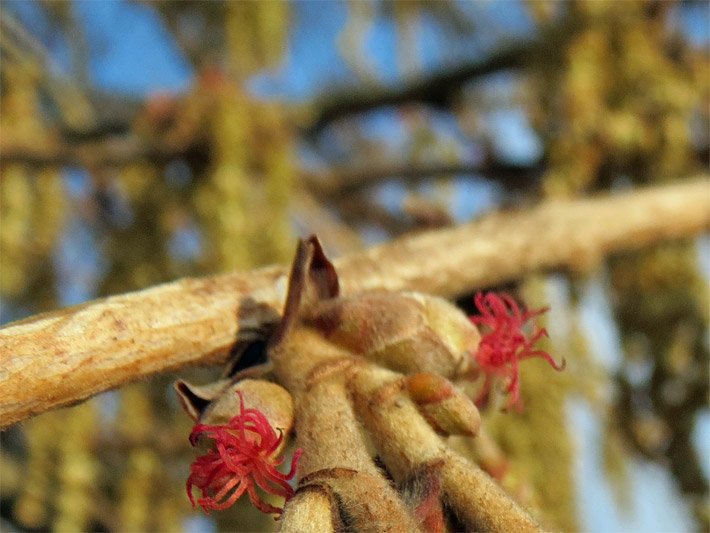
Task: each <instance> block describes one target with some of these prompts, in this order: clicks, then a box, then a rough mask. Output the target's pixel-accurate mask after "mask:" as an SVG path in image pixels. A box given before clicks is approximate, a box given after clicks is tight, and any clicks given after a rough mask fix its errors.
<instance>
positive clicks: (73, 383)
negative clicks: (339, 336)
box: [0, 177, 710, 427]
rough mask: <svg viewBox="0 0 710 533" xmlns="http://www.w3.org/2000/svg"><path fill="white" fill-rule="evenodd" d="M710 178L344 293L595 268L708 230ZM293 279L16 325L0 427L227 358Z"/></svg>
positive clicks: (402, 261)
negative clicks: (607, 258)
mask: <svg viewBox="0 0 710 533" xmlns="http://www.w3.org/2000/svg"><path fill="white" fill-rule="evenodd" d="M709 183H710V182H708V180H707V177H704V179H697V180H693V181H686V182H683V183H681V184H676V185H667V186H663V187H655V188H651V189H648V190H643V191H639V192H632V193H624V194H618V195H615V196H607V197H599V198H589V199H583V200H573V201H557V202H545V203H542V204H540V205H538V206H537V207H535V208H532V209H531V210H529V211H525V212H510V213H499V214H494V215H491V216H488V217H486V218H484V219H482V220H480V221H476V222H473V223H470V224H465V225H462V226H459V227H456V228H453V229H446V230H437V231H431V232H426V233H422V234H418V235H415V236H410V237H405V238H401V239H398V240H395V241H392V242H390V243H388V244H385V245H382V246H378V247H374V248H371V249H369V250H367V251H365V252H362V253H358V254H353V255H350V256H346V257H343V258H341V259H340V260H337V261H335V265H336V267H337V269H338V272H339V275H340V280H341V283H342V288H343V293H344V294H347V293H350V292H354V291H356V290H362V289H372V288H385V289H389V290H417V291H420V292H428V293H432V294H438V295H442V296H447V297H451V296H454V295H457V294H461V293H464V292H466V291H470V290H472V289H475V288H478V287H484V286H487V285H492V284H496V283H502V282H505V281H509V280H513V279H516V278H519V277H521V276H522V275H524V274H525V273H528V272H533V271H538V270H549V269H574V270H580V269H581V270H586V269H590V268H593V267H594V266H595V265H597V263H598V262H599V261H600V260H601V259H603V258H604V257H605V256H607V255H609V254H611V253H614V252H619V251H623V250H631V249H637V248H641V247H643V246H647V245H650V244H653V243H656V242H660V241H663V240H667V239H677V238H683V237H691V236H693V235H696V234H698V233H700V232H702V231H706V230H707V229H708V228H709V227H710V208H709V207H708V206H710V185H709ZM237 245H238V243H235V246H237ZM286 276H287V270H286V267H280V266H272V267H267V268H262V269H259V270H255V271H252V272H247V273H233V274H224V275H219V276H212V277H207V278H201V279H184V280H179V281H176V282H173V283H168V284H164V285H160V286H157V287H153V288H150V289H146V290H143V291H139V292H135V293H129V294H124V295H120V296H114V297H110V298H105V299H101V300H96V301H93V302H89V303H87V304H84V305H81V306H78V307H73V308H68V309H61V310H58V311H54V312H52V313H46V314H42V315H37V316H35V317H31V318H28V319H26V320H23V321H20V322H15V323H13V324H9V325H8V326H6V327H5V328H3V329H1V330H0V425H1V426H2V427H5V426H8V425H10V424H12V423H15V422H18V421H20V420H23V419H25V418H27V417H29V416H32V415H34V414H37V413H40V412H43V411H46V410H48V409H52V408H55V407H61V406H64V405H69V404H72V403H76V402H79V401H81V400H84V399H86V398H89V397H91V396H93V395H95V394H97V393H99V392H102V391H105V390H108V389H111V388H114V387H118V386H120V385H123V384H125V383H128V382H130V381H134V380H137V379H140V378H143V377H147V376H150V375H153V374H157V373H160V372H166V371H172V370H177V369H179V368H184V367H186V366H189V365H197V364H214V363H219V362H222V361H224V360H225V358H226V356H227V355H228V353H229V351H230V349H231V348H232V346H233V345H234V343H235V341H236V340H237V339H240V340H247V339H249V338H254V337H256V336H258V334H259V331H260V330H261V329H262V328H263V327H265V326H267V325H269V324H272V323H274V322H275V321H276V320H277V318H278V313H279V312H280V310H281V306H282V303H283V298H284V296H285V288H286Z"/></svg>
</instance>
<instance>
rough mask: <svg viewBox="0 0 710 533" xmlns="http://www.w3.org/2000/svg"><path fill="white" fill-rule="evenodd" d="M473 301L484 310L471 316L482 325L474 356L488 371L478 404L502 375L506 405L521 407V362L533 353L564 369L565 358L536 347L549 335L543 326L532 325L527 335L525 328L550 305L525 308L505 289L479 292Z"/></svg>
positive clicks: (551, 364) (484, 399) (555, 367)
mask: <svg viewBox="0 0 710 533" xmlns="http://www.w3.org/2000/svg"><path fill="white" fill-rule="evenodd" d="M474 303H475V304H476V307H477V308H478V311H479V312H480V313H481V314H480V315H478V316H472V317H471V322H473V323H474V324H476V325H477V326H483V328H482V331H481V334H482V338H481V342H480V344H479V346H478V350H477V351H476V353H475V354H474V358H475V360H476V362H477V363H478V366H479V368H480V370H481V371H482V372H483V374H484V375H485V382H484V383H483V388H482V389H481V392H480V393H479V395H478V398H477V399H476V404H477V405H479V406H480V405H482V404H484V403H485V402H486V401H487V399H488V396H489V394H490V391H491V386H492V384H493V379H494V378H495V377H502V378H503V379H505V380H506V382H507V384H506V388H505V392H506V393H507V394H509V395H510V396H509V398H508V404H507V407H508V408H510V407H513V406H516V407H518V408H521V406H522V401H521V399H520V370H519V362H520V361H522V360H523V359H529V358H531V357H541V358H542V359H545V360H546V361H547V362H548V363H550V366H552V368H554V369H555V370H558V371H559V370H563V369H564V367H565V361H564V360H563V361H562V363H560V364H558V363H556V362H555V360H554V359H553V358H552V357H551V356H550V354H548V353H547V352H545V351H543V350H535V349H534V345H535V343H536V342H537V341H538V340H540V338H541V337H544V336H545V337H546V336H547V331H546V330H545V329H544V328H538V327H537V326H535V327H534V328H533V331H532V334H531V335H530V336H529V337H528V336H526V335H525V333H524V332H523V327H524V326H525V324H526V323H527V322H528V321H529V320H530V319H532V318H533V317H535V316H538V315H541V314H542V313H544V312H546V311H547V308H543V309H537V310H534V311H522V310H521V309H520V306H519V305H518V303H517V302H516V301H515V300H514V299H513V297H512V296H510V295H509V294H506V293H500V294H496V293H493V292H489V293H486V294H483V293H480V292H479V293H478V294H476V296H475V298H474Z"/></svg>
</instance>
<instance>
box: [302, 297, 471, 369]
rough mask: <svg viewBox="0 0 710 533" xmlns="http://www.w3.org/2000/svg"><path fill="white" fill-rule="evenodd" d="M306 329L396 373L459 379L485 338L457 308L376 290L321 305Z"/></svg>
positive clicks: (437, 300) (439, 301) (438, 300)
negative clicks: (423, 374)
mask: <svg viewBox="0 0 710 533" xmlns="http://www.w3.org/2000/svg"><path fill="white" fill-rule="evenodd" d="M303 323H304V325H305V326H308V327H311V328H313V329H315V330H317V331H318V332H319V333H321V334H322V335H323V337H324V338H326V339H327V340H328V341H330V342H332V343H333V344H335V345H337V346H339V347H341V348H344V349H347V350H348V351H350V352H351V353H353V354H356V355H360V356H363V357H366V358H367V359H369V360H371V361H373V362H375V363H378V364H380V365H382V366H385V367H388V368H390V369H392V370H396V371H400V372H404V373H414V372H422V371H423V372H432V373H437V374H441V375H443V376H447V377H453V376H456V375H459V374H461V373H463V372H465V370H466V368H467V366H468V363H469V360H470V358H469V356H468V353H469V352H471V351H475V349H476V347H477V345H478V341H479V334H478V330H477V329H476V327H475V326H474V325H473V324H471V322H470V320H468V318H467V317H466V316H465V315H464V314H463V313H462V312H461V311H460V310H459V309H458V308H456V307H455V306H454V305H452V304H450V303H449V302H447V301H446V300H443V299H441V298H437V297H434V296H426V295H422V294H417V293H395V292H386V291H371V292H364V293H360V294H356V295H353V296H349V297H342V298H330V299H325V300H322V301H320V302H318V303H317V304H316V305H314V306H313V307H312V309H311V310H310V312H309V313H308V314H307V316H305V317H304V322H303Z"/></svg>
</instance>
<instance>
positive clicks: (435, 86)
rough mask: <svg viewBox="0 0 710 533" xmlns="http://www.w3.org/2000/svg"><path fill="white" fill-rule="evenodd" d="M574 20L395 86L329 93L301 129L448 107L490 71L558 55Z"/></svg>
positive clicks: (312, 131) (314, 129) (316, 129)
mask: <svg viewBox="0 0 710 533" xmlns="http://www.w3.org/2000/svg"><path fill="white" fill-rule="evenodd" d="M576 25H577V23H576V21H574V20H572V19H569V20H567V19H566V20H562V21H559V22H557V23H555V24H553V25H551V26H549V27H546V28H543V29H542V31H540V33H539V35H538V36H537V37H536V38H533V39H530V40H516V41H513V42H509V43H503V44H501V45H499V46H498V48H497V49H496V50H494V51H492V52H491V53H490V54H489V55H488V56H487V57H484V58H482V59H477V60H474V61H471V62H468V63H462V64H459V65H456V66H455V67H451V68H448V69H442V70H440V71H439V72H435V73H433V74H431V75H428V76H422V77H419V78H416V79H413V80H410V81H408V82H405V83H403V84H401V85H398V86H396V87H384V86H374V87H373V86H365V87H359V88H355V89H352V88H349V89H344V90H341V91H337V90H329V91H328V96H325V97H323V98H321V99H320V101H317V102H316V104H315V105H314V108H315V109H316V114H315V117H314V118H313V119H312V120H311V121H310V122H309V124H308V126H307V127H306V128H305V129H306V133H307V134H308V135H311V136H312V135H315V134H317V133H319V132H320V131H321V130H322V129H323V128H324V127H325V126H326V125H328V124H329V123H330V122H332V121H334V120H337V119H339V118H342V117H344V116H348V115H353V114H356V113H362V112H364V111H369V110H371V109H376V108H379V107H383V106H389V105H401V104H404V103H411V102H421V103H426V104H430V105H433V106H436V107H446V106H448V105H449V104H450V100H451V97H452V95H454V94H456V93H457V92H458V91H459V90H460V89H461V87H462V86H463V85H464V84H465V83H467V82H469V81H470V80H472V79H475V78H481V77H483V76H486V75H488V74H492V73H494V72H500V71H503V70H509V69H519V68H522V67H524V66H525V65H529V64H531V63H532V62H534V61H537V60H538V59H539V58H541V57H543V58H545V60H546V61H547V62H549V61H550V60H551V59H552V58H555V57H557V56H559V53H560V51H561V50H564V42H565V41H566V40H567V39H569V37H570V36H571V35H574V33H575V30H576Z"/></svg>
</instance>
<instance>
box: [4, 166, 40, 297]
mask: <svg viewBox="0 0 710 533" xmlns="http://www.w3.org/2000/svg"><path fill="white" fill-rule="evenodd" d="M32 207H33V201H32V188H31V186H30V182H29V179H28V176H27V173H26V171H25V169H24V168H23V167H21V166H19V165H8V166H5V167H4V168H3V169H2V174H1V175H0V210H1V211H0V213H1V216H2V223H1V224H0V256H2V268H1V269H0V294H2V295H3V296H9V297H13V296H18V295H19V294H20V293H21V292H22V290H23V289H24V288H25V285H26V279H27V278H26V275H27V269H28V266H29V264H28V263H29V246H28V243H29V242H30V239H31V229H32Z"/></svg>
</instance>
